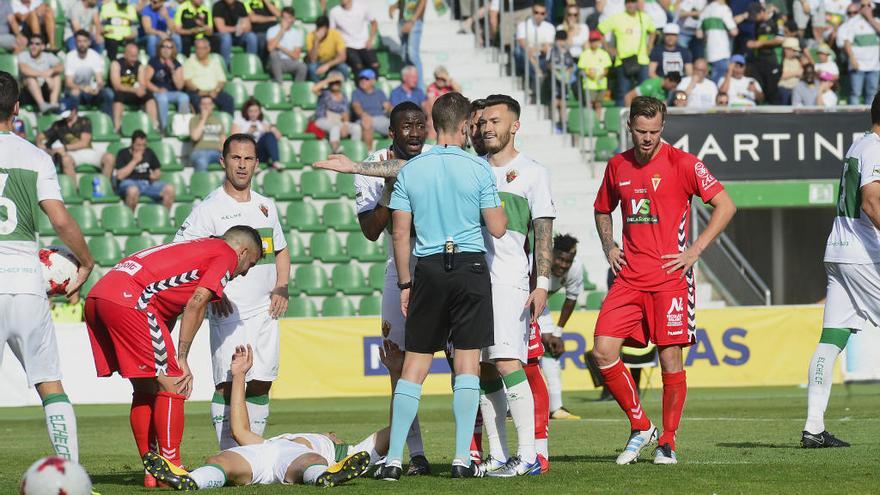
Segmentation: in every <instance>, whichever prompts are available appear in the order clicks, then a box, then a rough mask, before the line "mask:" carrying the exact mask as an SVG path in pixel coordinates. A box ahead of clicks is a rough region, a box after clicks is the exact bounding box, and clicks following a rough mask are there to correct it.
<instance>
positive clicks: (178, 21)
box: [174, 0, 214, 57]
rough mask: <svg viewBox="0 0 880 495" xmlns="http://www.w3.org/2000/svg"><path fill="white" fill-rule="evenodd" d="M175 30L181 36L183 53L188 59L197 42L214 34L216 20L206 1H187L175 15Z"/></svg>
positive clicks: (178, 8) (179, 7)
mask: <svg viewBox="0 0 880 495" xmlns="http://www.w3.org/2000/svg"><path fill="white" fill-rule="evenodd" d="M174 29H175V30H176V31H177V34H179V35H180V41H181V48H182V50H181V52H182V53H183V54H184V55H186V56H187V57H188V56H189V55H190V52H191V51H192V47H193V45H194V44H195V42H196V40H198V39H202V38H204V37H206V36H207V37H210V36H212V35H213V34H214V18H213V16H212V15H211V9H209V8H208V6H207V5H205V2H204V0H186V1H184V2H183V3H181V4H180V5H179V6H178V7H177V12H175V13H174Z"/></svg>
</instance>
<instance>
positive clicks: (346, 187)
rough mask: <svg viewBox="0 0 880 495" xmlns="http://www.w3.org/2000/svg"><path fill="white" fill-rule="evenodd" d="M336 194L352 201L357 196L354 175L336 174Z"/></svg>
mask: <svg viewBox="0 0 880 495" xmlns="http://www.w3.org/2000/svg"><path fill="white" fill-rule="evenodd" d="M336 193H337V194H339V195H340V196H345V197H347V198H351V199H354V197H355V195H356V194H357V192H356V191H355V189H354V174H336Z"/></svg>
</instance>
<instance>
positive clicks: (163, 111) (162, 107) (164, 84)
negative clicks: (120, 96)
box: [144, 38, 189, 131]
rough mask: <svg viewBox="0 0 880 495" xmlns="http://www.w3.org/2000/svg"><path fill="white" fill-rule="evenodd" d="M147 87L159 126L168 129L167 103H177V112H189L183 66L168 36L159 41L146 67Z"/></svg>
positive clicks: (175, 47) (164, 129)
mask: <svg viewBox="0 0 880 495" xmlns="http://www.w3.org/2000/svg"><path fill="white" fill-rule="evenodd" d="M144 71H145V72H146V77H145V79H146V80H147V89H148V90H149V91H150V93H152V95H153V98H154V99H155V100H156V107H157V110H158V112H159V127H160V129H161V130H162V131H168V104H169V102H176V103H177V113H182V114H188V113H189V95H187V94H186V92H185V91H184V90H185V86H184V85H185V83H184V78H183V66H182V65H180V62H178V61H177V46H176V45H175V44H174V43H173V42H172V41H171V40H170V39H168V38H165V39H164V40H162V42H161V43H159V55H157V56H155V57H153V58H151V59H150V61H149V63H148V64H147V66H146V68H145V69H144Z"/></svg>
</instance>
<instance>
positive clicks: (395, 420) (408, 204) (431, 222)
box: [379, 93, 507, 481]
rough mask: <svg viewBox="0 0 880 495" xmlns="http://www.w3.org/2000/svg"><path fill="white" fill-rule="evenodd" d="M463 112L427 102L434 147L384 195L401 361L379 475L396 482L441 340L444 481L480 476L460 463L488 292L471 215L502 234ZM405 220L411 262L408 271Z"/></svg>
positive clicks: (465, 457)
mask: <svg viewBox="0 0 880 495" xmlns="http://www.w3.org/2000/svg"><path fill="white" fill-rule="evenodd" d="M470 111H471V109H470V102H468V100H467V98H465V97H464V96H462V95H461V94H459V93H448V94H445V95H443V96H441V97H440V98H439V99H438V100H437V102H436V103H434V107H433V110H432V117H433V120H434V128H435V130H436V131H437V146H434V147H433V148H431V150H429V151H427V152H425V153H422V154H421V155H419V156H417V157H415V158H413V159H411V160H410V161H409V162H408V163H407V164H406V166H404V167H403V168H402V169H401V170H400V173H399V174H398V175H397V183H396V184H395V186H394V192H393V193H392V196H391V204H390V208H391V210H393V213H392V216H391V218H392V223H393V227H394V228H393V233H392V239H393V243H394V261H395V264H396V265H397V276H398V286H399V287H400V309H401V311H402V312H403V314H404V316H406V317H407V318H406V330H405V336H404V339H405V343H406V357H405V358H404V362H403V373H402V374H401V378H400V380H399V381H398V382H397V387H395V389H394V399H393V407H392V409H393V413H392V416H391V442H390V446H389V450H388V456H387V457H386V462H385V466H384V467H383V468H382V470H381V472H380V474H379V477H380V478H381V479H385V480H389V481H396V480H398V479H400V475H401V472H402V468H401V457H402V456H403V446H404V443H405V441H406V436H407V433H408V432H409V428H410V425H411V424H412V422H413V418H415V416H416V414H417V413H418V410H419V399H420V397H421V395H422V383H423V382H424V381H425V377H427V375H428V370H429V369H430V367H431V361H432V359H433V357H434V353H435V352H437V351H441V350H443V349H445V348H446V345H447V342H449V343H451V344H452V348H453V350H454V352H455V361H454V368H455V369H454V372H455V384H454V386H453V394H452V409H453V412H454V413H455V430H456V431H455V457H454V459H453V461H452V477H453V478H471V477H482V476H483V471H482V470H481V469H480V467H479V466H478V465H476V464H473V463H471V460H470V442H471V435H472V433H473V428H474V419H475V418H476V416H477V407H478V405H479V400H480V379H479V374H480V349H481V348H483V347H488V346H490V345H492V344H493V333H492V289H491V281H490V279H489V269H488V267H487V265H486V259H485V257H484V254H483V253H485V251H486V247H485V245H484V244H483V237H482V234H481V229H480V217H481V215H482V219H483V221H484V222H485V224H486V228H487V229H488V230H489V233H491V234H492V236H494V237H496V238H500V237H501V236H503V235H504V233H505V232H506V231H507V216H506V215H505V213H504V210H503V209H502V207H501V200H500V198H499V197H498V192H497V190H496V188H495V176H494V175H493V174H492V170H491V169H490V167H489V164H488V163H487V162H486V161H485V160H483V159H482V158H477V157H475V156H473V155H471V154H469V153H467V152H465V151H463V150H462V146H463V145H464V143H465V141H466V139H467V133H468V117H469V116H470ZM413 226H415V230H416V247H415V250H414V254H415V256H416V259H417V261H416V268H415V274H414V276H411V275H410V269H409V258H410V249H411V245H410V230H411V228H412V227H413ZM410 293H412V294H410ZM410 299H412V304H411V305H410Z"/></svg>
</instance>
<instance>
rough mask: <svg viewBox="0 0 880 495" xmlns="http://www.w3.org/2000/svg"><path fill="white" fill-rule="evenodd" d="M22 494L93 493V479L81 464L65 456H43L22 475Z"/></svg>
mask: <svg viewBox="0 0 880 495" xmlns="http://www.w3.org/2000/svg"><path fill="white" fill-rule="evenodd" d="M18 493H19V494H20V495H61V494H65V495H91V493H92V480H90V479H89V474H88V473H86V470H85V469H83V467H82V466H80V465H79V464H77V463H75V462H73V461H68V460H67V459H65V458H63V457H58V456H54V455H52V456H49V457H43V458H42V459H40V460H39V461H37V462H35V463H33V464H31V467H29V468H28V470H27V471H26V472H25V473H24V476H22V477H21V486H20V487H19V491H18Z"/></svg>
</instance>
